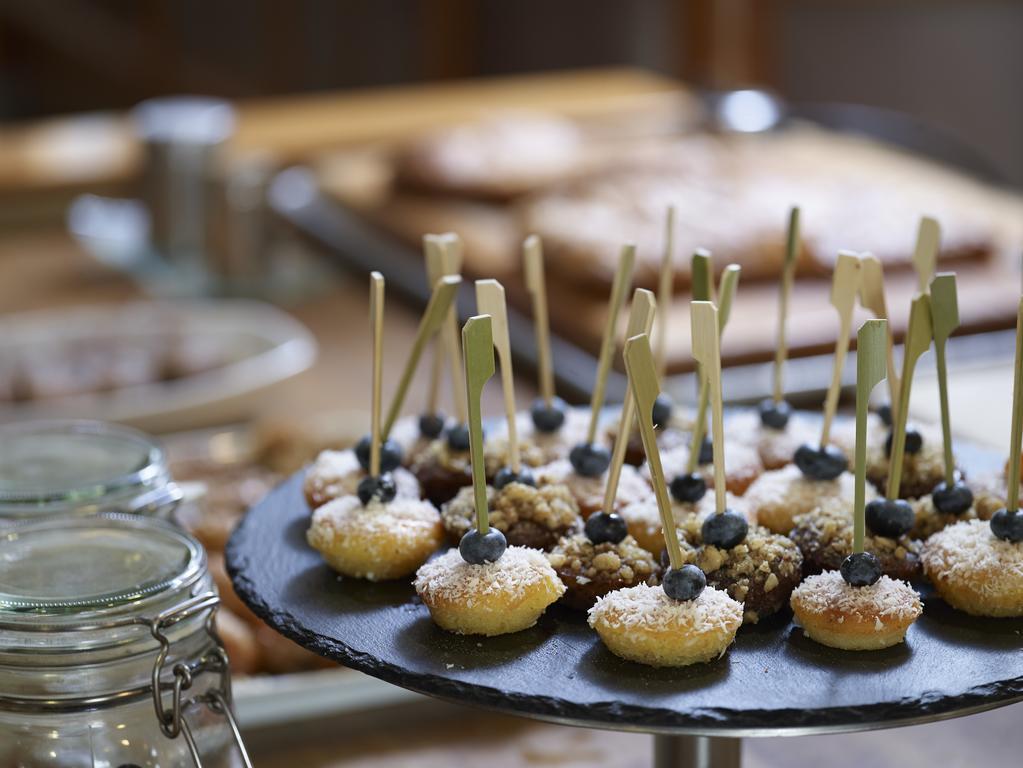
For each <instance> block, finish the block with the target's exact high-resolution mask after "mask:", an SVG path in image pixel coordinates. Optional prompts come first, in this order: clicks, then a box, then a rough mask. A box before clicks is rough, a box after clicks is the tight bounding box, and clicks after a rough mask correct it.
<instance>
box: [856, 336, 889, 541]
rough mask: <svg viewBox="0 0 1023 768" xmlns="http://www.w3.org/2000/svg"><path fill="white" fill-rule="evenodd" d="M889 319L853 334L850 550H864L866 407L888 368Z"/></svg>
mask: <svg viewBox="0 0 1023 768" xmlns="http://www.w3.org/2000/svg"><path fill="white" fill-rule="evenodd" d="M887 326H888V321H887V320H885V319H875V320H867V322H865V323H864V324H863V325H861V326H860V330H859V333H857V334H856V457H855V465H856V466H855V473H856V485H855V487H854V492H853V552H854V553H858V552H862V551H863V537H864V535H865V533H866V527H867V526H866V506H867V407H868V405H869V403H870V393H871V392H872V391H873V389H874V387H875V386H877V383H878V382H879V381H881V379H883V378H884V377H885V373H886V370H887V364H886V360H887V352H886V347H887V336H888V328H887Z"/></svg>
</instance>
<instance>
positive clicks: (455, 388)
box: [436, 233, 468, 422]
mask: <svg viewBox="0 0 1023 768" xmlns="http://www.w3.org/2000/svg"><path fill="white" fill-rule="evenodd" d="M436 237H437V238H438V243H439V245H440V268H441V274H444V275H457V274H460V273H461V271H462V241H461V239H459V237H458V235H455V234H453V233H446V234H443V235H437V236H436ZM441 336H442V340H443V343H444V349H445V353H446V355H447V358H448V364H449V365H450V367H451V400H452V403H453V407H454V412H455V413H454V416H455V419H457V420H458V421H463V422H464V421H465V419H466V418H468V416H467V411H466V408H467V405H466V394H465V378H464V376H463V375H462V345H461V344H460V343H459V338H458V314H457V312H456V309H455V305H454V303H452V305H451V308H450V309H449V310H448V316H447V319H446V320H445V321H444V325H443V328H442V329H441Z"/></svg>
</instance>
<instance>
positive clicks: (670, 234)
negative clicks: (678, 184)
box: [654, 205, 675, 379]
mask: <svg viewBox="0 0 1023 768" xmlns="http://www.w3.org/2000/svg"><path fill="white" fill-rule="evenodd" d="M674 283H675V206H674V205H669V206H668V212H667V214H666V216H665V221H664V254H663V255H662V256H661V273H660V275H659V277H658V280H657V317H656V322H657V335H656V337H655V339H656V347H655V352H654V359H655V360H656V361H657V375H658V376H660V377H661V379H663V378H664V372H665V371H666V370H667V367H668V315H669V314H671V298H672V294H674V292H675V285H674Z"/></svg>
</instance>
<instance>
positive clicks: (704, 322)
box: [690, 301, 726, 515]
mask: <svg viewBox="0 0 1023 768" xmlns="http://www.w3.org/2000/svg"><path fill="white" fill-rule="evenodd" d="M690 320H691V321H692V332H693V357H694V358H695V359H696V360H697V362H699V363H700V368H701V370H703V371H704V374H705V376H706V380H707V391H708V392H709V393H710V401H711V414H712V423H713V429H714V437H713V445H714V506H715V511H716V512H717V513H718V514H719V515H720V514H722V513H724V511H725V508H726V498H725V412H724V406H723V405H722V398H721V338H720V328H719V324H718V308H717V307H715V306H714V304H713V302H710V301H694V302H693V305H692V310H691V312H690ZM697 450H699V449H697Z"/></svg>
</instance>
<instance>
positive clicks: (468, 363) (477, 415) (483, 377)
mask: <svg viewBox="0 0 1023 768" xmlns="http://www.w3.org/2000/svg"><path fill="white" fill-rule="evenodd" d="M462 349H463V351H464V353H465V379H464V381H465V391H466V393H467V397H468V424H469V460H470V462H471V464H472V487H473V497H474V499H475V502H476V529H477V530H478V531H479V532H480V533H481V534H486V533H487V532H488V531H489V530H490V510H489V509H488V508H487V471H486V468H485V467H484V466H483V410H482V407H481V405H480V398H481V397H482V395H483V387H484V385H486V383H487V382H488V381H489V380H490V377H491V376H493V375H494V334H493V329H492V326H491V322H490V315H476V316H475V317H470V318H469V319H468V320H467V321H466V323H465V327H464V328H462Z"/></svg>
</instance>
